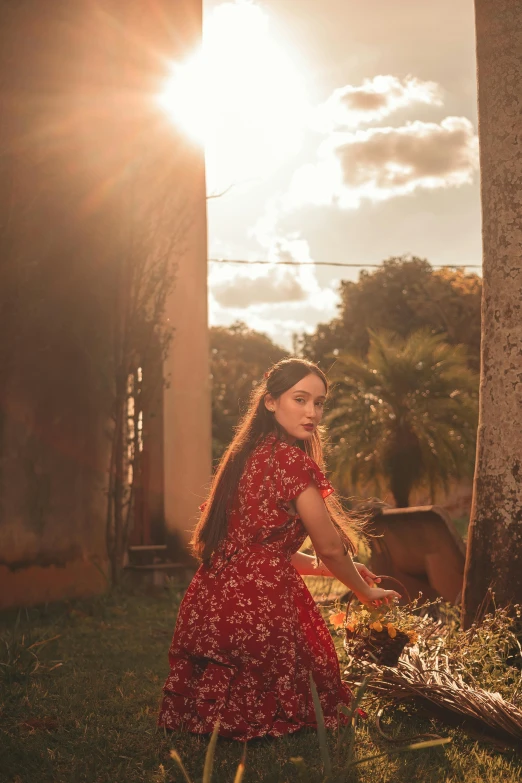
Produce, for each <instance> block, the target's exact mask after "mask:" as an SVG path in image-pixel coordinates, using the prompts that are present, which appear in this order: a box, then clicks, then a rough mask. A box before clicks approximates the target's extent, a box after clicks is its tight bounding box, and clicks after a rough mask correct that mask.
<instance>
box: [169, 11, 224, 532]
mask: <svg viewBox="0 0 522 783" xmlns="http://www.w3.org/2000/svg"><path fill="white" fill-rule="evenodd" d="M183 3H186V6H187V12H189V13H190V19H191V20H192V24H193V27H192V30H193V33H194V48H196V45H197V44H198V43H199V40H197V39H199V37H200V36H201V20H202V3H201V0H183ZM183 3H182V2H179V3H178V4H179V6H181V5H183ZM178 10H179V9H178ZM184 45H185V47H186V49H187V50H189V48H190V47H189V46H187V38H185V44H184ZM185 162H186V185H187V199H188V202H187V203H188V205H189V206H188V213H187V216H188V221H187V231H186V235H185V237H184V240H183V244H184V248H185V252H184V253H183V255H182V256H181V257H180V258H179V262H178V271H177V276H176V284H175V287H174V290H173V291H172V294H171V296H170V298H169V301H168V303H167V309H166V314H167V318H168V319H169V323H170V325H171V326H172V327H173V328H174V336H173V340H172V342H171V346H170V351H169V354H168V357H167V359H166V362H165V365H164V370H165V377H166V378H167V380H168V388H166V389H165V393H164V412H163V415H164V477H165V494H164V502H165V521H166V527H167V535H168V538H169V539H170V541H171V542H172V539H173V538H174V539H176V540H177V541H178V542H179V544H181V545H182V547H186V544H187V543H188V540H189V538H190V534H191V531H192V529H193V527H194V524H195V521H196V518H197V514H198V506H199V504H200V503H201V502H202V500H203V499H204V497H205V494H206V492H207V490H208V486H209V482H210V474H211V450H212V436H211V398H210V377H209V376H210V369H209V343H208V313H207V215H206V185H205V165H204V155H203V150H202V148H201V147H199V146H198V145H197V144H196V143H193V144H191V143H190V142H189V141H188V140H187V147H186V160H185Z"/></svg>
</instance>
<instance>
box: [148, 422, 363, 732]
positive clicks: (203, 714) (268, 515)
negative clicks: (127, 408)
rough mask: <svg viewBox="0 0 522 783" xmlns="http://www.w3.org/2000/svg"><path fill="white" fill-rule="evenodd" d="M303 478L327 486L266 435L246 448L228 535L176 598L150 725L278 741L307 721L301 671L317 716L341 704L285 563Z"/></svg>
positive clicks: (297, 536)
mask: <svg viewBox="0 0 522 783" xmlns="http://www.w3.org/2000/svg"><path fill="white" fill-rule="evenodd" d="M312 482H315V483H316V484H317V486H318V487H319V489H320V491H321V494H322V496H323V497H327V496H328V495H330V494H331V493H332V492H333V491H334V490H333V487H332V485H331V484H330V482H329V481H328V480H327V479H326V478H325V476H324V475H323V473H322V472H321V471H320V470H319V468H318V466H317V465H316V463H315V462H314V461H313V460H312V459H311V458H310V457H308V456H307V455H306V454H304V453H303V452H302V451H301V450H300V449H299V448H297V447H295V446H290V445H289V444H287V443H285V442H283V441H280V440H278V439H277V438H276V436H275V435H270V436H268V437H267V438H266V439H265V440H263V441H262V442H261V444H260V445H258V446H257V448H256V449H255V450H254V451H253V452H252V454H251V455H250V457H249V459H248V461H247V464H246V467H245V470H244V472H243V475H242V478H241V480H240V482H239V486H238V491H237V493H236V498H235V501H234V504H233V507H232V510H231V513H230V517H229V525H228V533H227V536H226V538H225V539H224V540H223V541H222V542H221V543H220V545H219V547H218V548H217V549H216V551H215V552H214V554H213V555H212V558H211V561H210V564H209V565H202V566H200V568H199V570H198V571H197V573H196V575H195V576H194V578H193V580H192V582H191V584H190V586H189V588H188V590H187V593H186V594H185V597H184V599H183V601H182V603H181V606H180V610H179V615H178V619H177V623H176V629H175V632H174V638H173V640H172V645H171V647H170V651H169V663H170V674H169V676H168V677H167V681H166V682H165V686H164V697H163V702H162V706H161V711H160V715H159V720H158V724H159V725H160V726H165V727H166V728H168V729H182V730H185V731H190V732H195V733H201V734H204V733H208V732H211V731H212V730H213V728H214V724H215V723H216V721H217V720H218V719H219V721H220V730H219V733H220V735H221V736H224V737H231V738H234V739H238V740H249V739H252V738H253V737H263V736H272V737H279V736H282V735H284V734H290V733H292V732H295V731H297V730H298V729H301V728H302V727H305V726H308V727H313V728H315V727H316V725H317V724H316V718H315V712H314V707H313V702H312V695H311V692H310V679H309V672H312V675H313V679H314V681H315V684H316V686H317V690H318V693H319V697H320V700H321V705H322V708H323V712H324V717H325V723H326V726H327V727H328V728H334V727H335V726H336V725H337V705H338V704H339V703H343V704H345V705H348V704H349V702H350V699H351V694H350V690H349V689H348V686H347V685H345V684H344V683H343V682H341V677H340V672H339V661H338V659H337V655H336V652H335V648H334V645H333V641H332V638H331V636H330V633H329V631H328V628H327V627H326V624H325V622H324V620H323V619H322V617H321V614H320V613H319V611H318V609H317V607H316V605H315V602H314V599H313V598H312V596H311V594H310V592H309V590H308V588H307V587H306V585H305V583H304V582H303V580H302V578H301V577H300V575H299V574H298V573H297V571H296V569H295V568H294V566H293V565H292V563H291V561H290V558H291V556H292V555H293V554H294V553H295V552H297V550H298V549H299V547H300V546H301V544H302V543H303V541H304V540H305V538H306V531H305V528H304V526H303V524H302V522H301V521H300V519H299V517H296V516H292V515H291V512H290V506H289V501H290V500H292V499H294V498H296V497H297V496H298V495H299V494H300V493H301V492H302V491H303V490H304V489H306V487H307V486H308V485H309V484H310V483H312Z"/></svg>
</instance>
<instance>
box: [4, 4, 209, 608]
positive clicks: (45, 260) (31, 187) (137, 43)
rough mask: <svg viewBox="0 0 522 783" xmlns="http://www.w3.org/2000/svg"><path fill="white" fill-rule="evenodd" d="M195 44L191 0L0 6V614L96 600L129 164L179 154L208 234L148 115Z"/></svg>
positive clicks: (161, 124) (189, 170)
mask: <svg viewBox="0 0 522 783" xmlns="http://www.w3.org/2000/svg"><path fill="white" fill-rule="evenodd" d="M200 30H201V2H197V1H196V0H182V1H178V2H176V3H172V2H167V0H164V2H159V3H155V4H154V5H150V4H145V3H143V2H140V1H139V0H127V1H126V2H125V3H121V2H115V1H114V0H107V2H105V3H104V2H101V3H97V4H92V3H89V2H87V0H85V1H83V0H78V2H75V3H66V2H63V0H48V2H46V3H45V9H43V7H42V4H41V3H39V2H37V0H34V1H33V2H25V3H23V4H17V3H11V2H3V1H2V0H0V91H1V97H2V106H1V107H0V108H1V109H2V111H1V112H0V152H1V153H2V154H0V363H1V366H2V371H3V372H2V373H1V377H0V607H2V606H9V605H18V604H31V603H35V602H40V601H47V600H54V599H58V598H63V597H68V596H75V595H84V594H88V593H92V592H96V591H99V590H103V589H104V587H105V586H106V581H105V579H104V577H103V575H102V573H100V568H101V570H102V571H103V570H104V565H105V507H106V498H105V487H106V475H107V473H106V471H107V466H108V459H109V441H108V438H107V436H106V430H107V424H108V421H109V412H110V411H109V405H110V385H111V374H110V372H111V356H110V338H111V315H112V309H113V301H114V295H115V293H116V292H117V286H118V279H117V274H116V272H115V270H116V269H117V268H118V264H117V261H121V258H122V253H124V252H126V251H125V248H126V244H125V243H126V242H128V239H129V224H130V221H129V219H128V217H129V212H128V209H129V208H130V207H129V204H130V202H131V201H132V199H131V198H130V195H133V196H134V195H135V194H131V192H130V185H131V183H132V182H133V181H134V180H133V176H134V175H135V173H136V171H137V169H139V168H140V166H141V168H142V169H143V166H144V165H145V166H149V167H150V170H148V171H145V177H144V178H145V179H147V178H148V181H149V182H153V181H154V178H155V175H156V174H157V173H158V172H159V171H160V169H162V168H163V169H164V168H165V163H166V162H167V161H171V159H172V155H177V156H178V158H179V159H180V161H182V162H180V166H179V177H177V182H178V186H179V188H180V190H181V191H182V190H183V189H185V190H186V191H187V193H188V190H189V189H190V188H192V186H193V180H194V178H196V179H197V181H198V182H199V183H200V184H199V188H197V189H196V191H195V192H194V193H193V194H192V196H191V197H190V198H188V197H187V198H186V199H185V201H186V202H187V203H188V208H187V214H188V213H189V212H190V211H191V210H193V209H194V208H195V207H194V205H199V215H200V217H199V222H198V223H197V227H198V230H199V231H200V232H201V231H205V229H206V224H205V221H204V215H205V209H204V208H205V201H204V190H202V189H201V182H203V184H204V177H203V180H202V172H203V168H202V160H203V159H202V152H201V150H195V149H194V148H191V149H190V155H187V154H186V151H185V150H183V149H181V146H182V145H181V142H180V140H179V139H178V138H176V134H175V132H174V129H173V127H172V126H171V125H170V123H169V122H168V121H167V119H166V118H164V117H162V116H160V115H159V114H158V108H157V106H156V105H155V103H154V92H155V91H157V90H158V89H159V87H160V85H161V81H162V79H163V78H164V77H165V75H166V69H167V61H168V58H169V57H171V56H174V55H175V53H176V52H184V51H187V49H189V48H190V45H191V43H194V42H196V41H197V39H198V37H199V35H200ZM151 150H152V152H153V153H154V154H153V156H152V157H151V155H150V153H151ZM145 153H147V154H145ZM144 161H146V163H145V164H144ZM140 173H141V174H143V171H141V172H140ZM142 181H143V179H142ZM141 195H143V194H141ZM191 199H192V200H191ZM201 216H203V217H201ZM189 222H190V220H189ZM192 223H193V221H192ZM205 236H206V234H205ZM185 239H186V240H187V241H186V242H185V251H184V252H185V260H186V263H187V264H188V265H189V266H190V264H191V261H192V256H191V250H190V244H191V239H190V236H188V235H187V237H185ZM201 254H202V240H201V238H200V237H199V236H198V251H197V258H198V263H199V264H200V265H201ZM205 259H206V255H205ZM198 279H199V280H202V275H201V274H200V275H199V278H198ZM195 294H196V292H195V291H194V289H193V288H191V289H190V292H189V295H191V296H194V295H195ZM200 296H201V297H202V299H203V301H204V307H203V308H200V310H201V312H200V319H199V320H200V321H202V319H203V313H205V315H206V284H205V286H204V288H203V290H202V291H201V292H200ZM184 308H185V309H184ZM187 309H189V310H190V309H191V304H190V302H189V301H188V300H187V293H186V292H185V299H184V300H181V304H180V305H179V307H178V309H177V310H176V312H175V313H174V315H175V317H176V319H181V320H182V319H183V318H184V316H185V312H186V310H187ZM171 315H173V313H172V311H171ZM174 325H176V324H174ZM205 327H206V324H205ZM197 345H199V343H198V344H197ZM197 345H195V346H194V347H195V348H197ZM204 356H205V361H208V358H207V357H208V351H205V354H204ZM174 369H175V377H176V378H179V377H180V372H179V368H178V367H174ZM200 375H201V372H200V373H199V375H198V374H197V377H196V380H197V381H199V376H200ZM209 409H210V406H209ZM209 431H210V428H209ZM156 462H157V460H156ZM170 480H172V479H170ZM179 480H180V481H182V480H183V476H180V477H179ZM154 482H155V486H156V488H157V485H158V478H157V477H155V478H154Z"/></svg>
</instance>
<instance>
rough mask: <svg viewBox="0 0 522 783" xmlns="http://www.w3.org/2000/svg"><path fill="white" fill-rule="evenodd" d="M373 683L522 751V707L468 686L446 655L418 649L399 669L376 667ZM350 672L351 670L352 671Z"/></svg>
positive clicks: (407, 654) (480, 735)
mask: <svg viewBox="0 0 522 783" xmlns="http://www.w3.org/2000/svg"><path fill="white" fill-rule="evenodd" d="M372 669H373V671H374V675H375V676H374V678H372V679H371V681H370V682H369V684H368V688H369V689H370V690H373V691H374V692H375V693H377V694H380V695H382V696H386V697H387V698H390V699H393V700H394V701H398V702H414V703H415V705H416V706H417V707H419V708H420V709H421V710H422V711H423V712H426V713H427V714H428V715H430V716H432V717H436V718H439V719H440V720H442V721H444V722H445V723H448V724H450V725H453V726H459V727H460V728H462V729H463V730H464V731H466V732H467V733H468V734H470V735H472V736H473V737H475V738H476V739H479V740H483V741H487V742H490V743H492V744H494V745H495V746H496V747H498V748H499V749H503V750H506V749H509V748H513V749H515V750H517V751H519V752H520V751H521V750H522V710H521V709H520V708H519V707H517V706H516V705H515V704H513V703H512V702H510V701H507V700H506V699H504V698H502V696H501V695H500V694H499V693H496V692H490V691H487V690H484V689H483V688H480V687H471V686H470V685H468V684H467V683H466V682H465V681H464V679H463V677H462V675H461V674H460V673H459V672H455V671H452V670H451V668H450V662H449V658H448V656H446V655H436V656H435V657H434V658H431V657H430V658H428V659H426V660H423V659H422V658H421V656H420V655H419V651H418V649H416V648H411V649H409V650H407V651H405V653H404V654H403V656H402V658H401V659H400V661H399V663H398V665H397V667H396V668H379V667H377V666H372ZM347 674H348V675H349V672H347Z"/></svg>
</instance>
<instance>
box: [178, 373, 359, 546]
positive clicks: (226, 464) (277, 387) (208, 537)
mask: <svg viewBox="0 0 522 783" xmlns="http://www.w3.org/2000/svg"><path fill="white" fill-rule="evenodd" d="M310 373H313V374H314V375H317V376H318V377H319V378H320V379H321V380H322V382H323V383H324V386H325V389H326V393H328V379H327V378H326V375H325V374H324V372H323V371H322V370H321V369H320V368H319V367H317V365H315V364H312V362H308V361H306V360H305V359H283V360H281V361H280V362H278V363H277V364H274V365H273V367H271V369H270V370H269V371H268V372H267V373H265V376H264V378H263V379H262V380H261V381H260V382H259V383H258V384H257V385H256V387H255V388H254V390H253V392H252V395H251V397H250V402H249V406H248V409H247V411H246V413H245V414H244V415H243V417H242V418H241V420H240V422H239V424H238V425H237V427H236V431H235V434H234V438H233V439H232V442H231V443H230V445H229V447H228V448H227V450H226V451H225V453H224V454H223V457H222V458H221V461H220V463H219V465H218V468H217V470H216V473H215V474H214V477H213V479H212V483H211V486H210V494H209V496H208V499H207V502H206V504H205V505H204V509H203V511H202V513H201V517H200V519H199V522H198V524H197V525H196V529H195V530H194V534H193V536H192V540H191V546H192V551H193V553H194V555H195V556H196V557H197V558H198V559H200V560H202V561H203V562H208V561H209V559H210V557H211V555H212V553H213V552H214V550H215V549H216V547H217V546H218V544H219V542H220V541H222V539H223V538H225V536H226V534H227V529H228V513H229V510H230V507H231V505H232V502H233V500H234V495H235V492H236V489H237V486H238V484H239V480H240V478H241V475H242V473H243V470H244V468H245V464H246V461H247V459H248V457H249V456H250V454H251V453H252V451H253V450H254V449H255V447H256V446H257V445H258V444H259V443H260V442H261V441H262V440H263V439H264V438H265V437H266V436H267V435H270V434H271V433H274V434H275V435H276V436H278V437H279V438H280V439H281V440H283V439H284V437H285V432H284V430H283V429H282V427H281V426H280V425H279V424H278V422H277V421H276V419H275V417H274V415H273V413H271V412H270V411H268V410H267V408H266V406H265V396H266V395H267V394H270V395H271V396H272V398H273V399H278V398H279V397H280V396H281V395H282V394H284V393H285V392H286V391H288V390H289V389H291V388H292V387H293V386H295V385H296V383H298V382H299V381H301V380H302V379H303V378H305V377H306V376H307V375H310ZM323 442H324V439H323V434H322V431H321V429H320V428H316V429H315V430H314V433H313V435H312V437H311V438H310V439H309V440H305V441H296V444H295V445H298V446H300V447H301V448H302V449H303V450H304V451H305V453H306V454H308V455H309V456H310V457H311V458H312V459H313V460H314V462H315V463H316V464H317V465H318V466H319V467H320V468H321V470H324V448H323ZM325 503H326V506H327V508H328V512H329V514H330V517H331V519H332V522H333V523H334V525H335V527H336V528H337V530H338V531H339V534H340V536H341V538H342V540H343V542H344V544H345V546H346V548H347V549H348V550H350V551H351V553H352V554H354V553H355V545H354V543H353V541H352V538H351V535H350V527H351V526H352V524H353V521H352V520H350V519H349V518H348V516H347V514H346V513H345V512H344V510H343V507H342V505H341V503H340V502H339V500H338V498H337V497H335V496H333V495H330V496H329V497H328V498H326V500H325Z"/></svg>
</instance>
